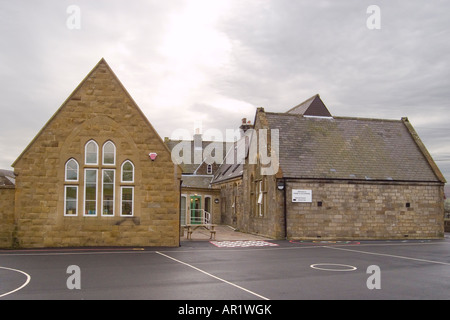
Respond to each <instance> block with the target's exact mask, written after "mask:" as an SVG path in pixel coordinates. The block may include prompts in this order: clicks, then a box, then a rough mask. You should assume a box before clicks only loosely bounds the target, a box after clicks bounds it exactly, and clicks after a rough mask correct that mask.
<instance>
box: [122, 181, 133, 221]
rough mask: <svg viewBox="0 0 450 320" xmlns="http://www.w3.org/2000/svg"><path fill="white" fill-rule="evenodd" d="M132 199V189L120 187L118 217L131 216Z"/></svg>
mask: <svg viewBox="0 0 450 320" xmlns="http://www.w3.org/2000/svg"><path fill="white" fill-rule="evenodd" d="M133 199H134V187H121V188H120V215H121V216H127V217H131V216H133V214H134V213H133V209H134V208H133V207H134V205H133Z"/></svg>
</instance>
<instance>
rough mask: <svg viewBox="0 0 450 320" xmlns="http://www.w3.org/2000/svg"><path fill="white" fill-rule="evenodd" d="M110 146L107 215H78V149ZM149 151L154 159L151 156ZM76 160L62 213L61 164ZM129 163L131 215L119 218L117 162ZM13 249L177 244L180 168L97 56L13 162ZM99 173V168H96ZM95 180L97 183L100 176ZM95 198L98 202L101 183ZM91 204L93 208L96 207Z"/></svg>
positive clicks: (81, 152) (81, 189) (81, 184)
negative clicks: (71, 203) (73, 191)
mask: <svg viewBox="0 0 450 320" xmlns="http://www.w3.org/2000/svg"><path fill="white" fill-rule="evenodd" d="M91 139H94V140H95V141H96V142H97V144H98V145H99V158H100V159H99V162H100V163H101V148H102V145H103V143H105V142H106V141H107V140H111V141H113V142H114V144H115V146H116V148H117V154H116V166H113V167H111V166H108V167H107V168H114V169H116V181H115V190H116V195H115V211H116V212H115V216H114V217H102V216H101V214H100V212H98V214H97V216H96V217H84V216H83V193H84V168H88V167H89V166H86V165H85V164H84V147H85V144H86V142H87V141H89V140H91ZM150 152H156V153H157V154H158V157H157V159H156V160H155V161H151V160H150V159H149V157H148V154H149V153H150ZM70 158H74V159H76V160H77V161H78V163H79V165H80V169H79V183H78V184H77V185H78V188H79V197H78V211H79V212H78V216H76V217H66V216H64V185H65V182H64V167H65V163H66V161H67V160H68V159H70ZM125 160H131V161H132V162H133V163H134V166H135V181H134V187H135V188H134V206H135V213H134V217H132V218H131V217H120V215H119V210H120V166H121V164H122V163H123V161H125ZM14 168H15V173H16V175H17V178H16V197H15V216H16V220H17V223H18V232H17V236H18V239H19V243H20V246H21V247H60V246H115V245H117V246H178V245H179V196H180V193H179V186H180V177H181V171H180V170H179V168H178V166H174V164H173V163H172V161H171V157H170V152H169V151H168V149H167V147H166V146H165V145H164V143H163V141H162V140H161V139H160V137H159V136H158V134H157V133H156V132H155V130H154V129H153V128H152V127H151V125H150V124H149V122H148V120H147V119H146V118H145V116H144V115H143V114H142V112H141V111H140V110H139V108H138V107H137V106H136V105H135V103H134V101H133V100H132V99H131V97H130V96H129V95H128V93H127V92H126V90H125V89H124V88H123V86H122V85H121V84H120V82H119V80H118V79H117V78H116V77H115V75H114V74H113V73H112V71H111V69H110V68H109V66H108V65H107V64H106V62H104V60H103V59H102V60H101V61H100V62H99V64H98V65H97V66H96V67H95V68H94V69H93V71H92V72H91V73H90V74H89V75H88V77H87V78H86V79H85V80H84V81H83V82H82V83H81V84H80V86H79V87H78V88H77V89H76V90H75V91H74V93H73V94H72V95H71V96H70V97H69V99H68V100H67V101H66V102H65V103H64V104H63V106H62V107H61V108H60V109H59V110H58V111H57V112H56V114H55V115H54V116H53V117H52V118H51V119H50V120H49V122H48V123H47V124H46V126H45V127H44V129H43V130H41V132H40V133H39V134H38V135H37V136H36V138H35V139H34V140H33V142H32V143H31V144H30V145H29V146H28V147H27V149H26V150H25V151H24V153H22V155H21V156H20V157H19V159H18V160H17V161H16V163H15V164H14ZM97 168H98V169H99V171H101V169H102V168H106V166H102V165H99V166H97ZM98 177H99V182H100V181H101V178H100V177H101V175H99V176H98ZM98 186H99V187H98V189H99V191H98V196H97V199H98V201H99V202H100V201H101V187H100V186H101V183H99V184H98ZM97 208H99V206H97Z"/></svg>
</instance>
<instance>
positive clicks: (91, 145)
mask: <svg viewBox="0 0 450 320" xmlns="http://www.w3.org/2000/svg"><path fill="white" fill-rule="evenodd" d="M85 163H86V164H98V145H97V143H96V142H95V141H94V140H91V141H89V142H88V143H86V147H85Z"/></svg>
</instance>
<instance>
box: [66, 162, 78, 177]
mask: <svg viewBox="0 0 450 320" xmlns="http://www.w3.org/2000/svg"><path fill="white" fill-rule="evenodd" d="M78 168H79V166H78V162H77V161H76V160H75V159H70V160H69V161H67V162H66V168H65V180H66V181H73V182H77V181H78Z"/></svg>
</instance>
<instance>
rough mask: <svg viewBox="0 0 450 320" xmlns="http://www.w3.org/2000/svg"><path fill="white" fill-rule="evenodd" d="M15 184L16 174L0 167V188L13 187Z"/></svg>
mask: <svg viewBox="0 0 450 320" xmlns="http://www.w3.org/2000/svg"><path fill="white" fill-rule="evenodd" d="M15 185H16V176H15V175H14V172H13V171H11V170H3V169H0V188H14V187H15Z"/></svg>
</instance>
